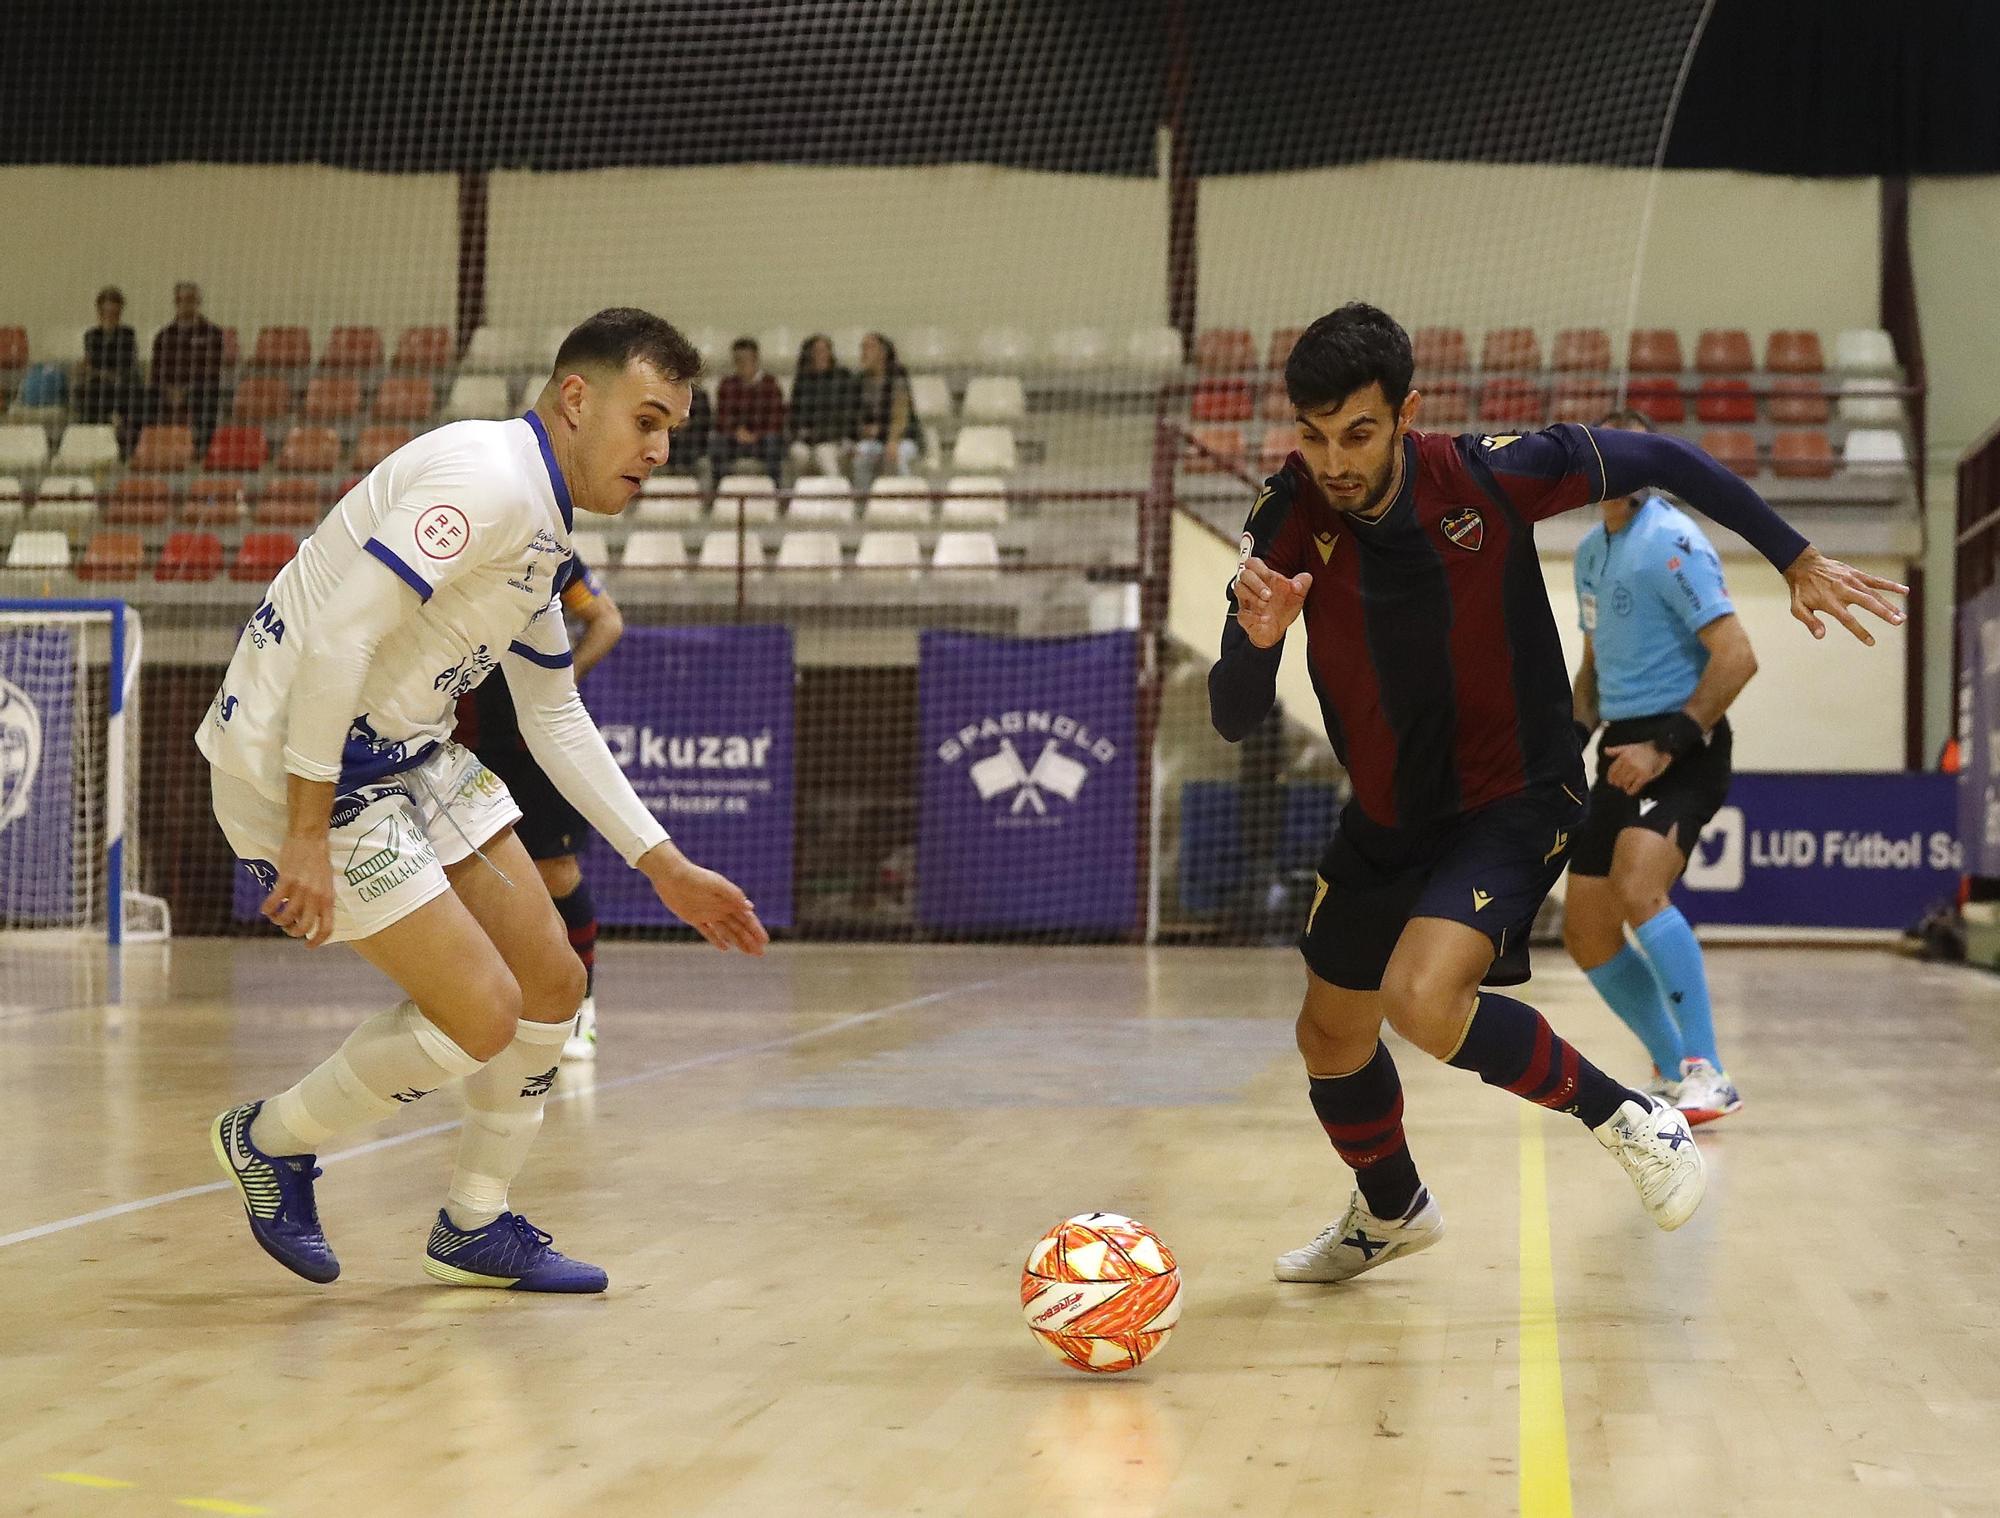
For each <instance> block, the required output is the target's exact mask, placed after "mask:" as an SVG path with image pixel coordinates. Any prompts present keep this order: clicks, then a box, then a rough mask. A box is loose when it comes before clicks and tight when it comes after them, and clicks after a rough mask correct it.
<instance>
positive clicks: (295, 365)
mask: <svg viewBox="0 0 2000 1518" xmlns="http://www.w3.org/2000/svg"><path fill="white" fill-rule="evenodd" d="M311 362H312V336H311V334H310V333H308V332H307V331H306V329H305V328H304V327H265V328H263V329H262V330H261V331H259V332H258V334H257V346H256V347H255V348H254V349H252V350H251V353H250V367H251V368H253V369H303V368H305V367H306V366H307V365H308V364H310V363H311Z"/></svg>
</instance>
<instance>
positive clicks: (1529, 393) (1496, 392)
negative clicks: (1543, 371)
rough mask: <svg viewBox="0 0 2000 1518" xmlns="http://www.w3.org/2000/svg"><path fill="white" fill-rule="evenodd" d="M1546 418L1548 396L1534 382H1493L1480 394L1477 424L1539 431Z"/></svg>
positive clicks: (1500, 380)
mask: <svg viewBox="0 0 2000 1518" xmlns="http://www.w3.org/2000/svg"><path fill="white" fill-rule="evenodd" d="M1547 415H1548V396H1547V395H1546V394H1545V393H1544V391H1543V390H1542V387H1541V386H1540V385H1538V384H1536V383H1535V382H1534V381H1533V380H1524V379H1492V380H1488V381H1487V382H1486V383H1485V385H1484V386H1483V387H1481V389H1480V392H1479V420H1480V421H1481V422H1504V423H1506V424H1507V425H1509V426H1514V427H1539V426H1540V425H1541V424H1542V422H1543V420H1544V419H1545V418H1546V417H1547Z"/></svg>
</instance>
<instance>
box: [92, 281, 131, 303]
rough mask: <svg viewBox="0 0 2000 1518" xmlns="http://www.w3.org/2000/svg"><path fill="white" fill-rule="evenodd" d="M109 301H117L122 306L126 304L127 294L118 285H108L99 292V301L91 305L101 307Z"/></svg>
mask: <svg viewBox="0 0 2000 1518" xmlns="http://www.w3.org/2000/svg"><path fill="white" fill-rule="evenodd" d="M107 300H115V301H117V302H118V304H119V305H121V306H122V305H124V304H125V292H124V291H123V290H121V289H119V288H118V287H117V286H116V285H106V286H105V287H104V288H103V289H102V290H99V291H98V292H97V299H96V300H95V301H93V302H92V303H91V304H93V305H98V306H101V305H103V304H104V303H105V302H106V301H107Z"/></svg>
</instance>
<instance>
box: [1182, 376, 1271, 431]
mask: <svg viewBox="0 0 2000 1518" xmlns="http://www.w3.org/2000/svg"><path fill="white" fill-rule="evenodd" d="M1254 409H1255V408H1254V406H1253V404H1252V401H1251V393H1250V382H1249V381H1248V380H1237V379H1221V380H1217V379H1209V380H1202V381H1201V382H1200V383H1198V384H1197V385H1196V386H1195V387H1194V400H1193V401H1192V402H1191V403H1190V404H1189V406H1188V414H1189V415H1190V416H1192V417H1193V418H1194V419H1195V420H1196V421H1197V422H1247V421H1249V420H1250V417H1251V414H1252V412H1253V411H1254Z"/></svg>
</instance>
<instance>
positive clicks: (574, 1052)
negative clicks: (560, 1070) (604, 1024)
mask: <svg viewBox="0 0 2000 1518" xmlns="http://www.w3.org/2000/svg"><path fill="white" fill-rule="evenodd" d="M562 1057H563V1058H564V1059H596V1058H597V998H596V997H594V996H586V997H584V999H583V1005H581V1006H580V1007H578V1008H577V1009H576V1026H575V1027H574V1028H572V1029H570V1030H569V1037H568V1038H567V1039H565V1040H564V1041H563V1052H562Z"/></svg>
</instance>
